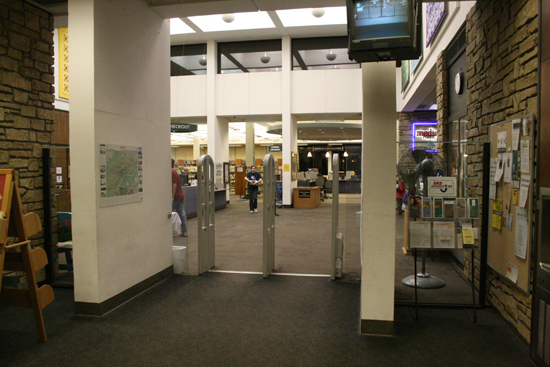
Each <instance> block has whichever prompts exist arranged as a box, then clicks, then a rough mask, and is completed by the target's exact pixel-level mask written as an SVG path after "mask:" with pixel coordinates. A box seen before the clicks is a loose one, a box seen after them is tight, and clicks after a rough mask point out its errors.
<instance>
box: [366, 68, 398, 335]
mask: <svg viewBox="0 0 550 367" xmlns="http://www.w3.org/2000/svg"><path fill="white" fill-rule="evenodd" d="M362 68H363V148H362V149H363V150H362V165H361V177H362V178H363V180H362V186H361V189H362V195H361V205H362V212H363V214H362V218H361V246H362V271H361V280H362V281H361V333H364V334H374V335H393V320H394V292H395V284H394V283H395V154H396V152H395V119H396V116H397V113H396V102H395V63H393V62H382V63H364V64H363V65H362Z"/></svg>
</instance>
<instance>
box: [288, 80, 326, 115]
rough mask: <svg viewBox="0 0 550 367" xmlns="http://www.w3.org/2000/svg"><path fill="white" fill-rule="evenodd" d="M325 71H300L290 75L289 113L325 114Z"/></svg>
mask: <svg viewBox="0 0 550 367" xmlns="http://www.w3.org/2000/svg"><path fill="white" fill-rule="evenodd" d="M325 88H326V71H325V70H300V71H292V72H291V73H290V95H291V101H290V111H291V113H324V112H326V107H327V105H326V90H325Z"/></svg>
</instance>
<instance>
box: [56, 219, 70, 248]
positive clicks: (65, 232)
mask: <svg viewBox="0 0 550 367" xmlns="http://www.w3.org/2000/svg"><path fill="white" fill-rule="evenodd" d="M71 215H72V213H71V212H58V213H57V241H58V242H67V241H72V240H73V227H72V224H71Z"/></svg>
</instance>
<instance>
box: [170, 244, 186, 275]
mask: <svg viewBox="0 0 550 367" xmlns="http://www.w3.org/2000/svg"><path fill="white" fill-rule="evenodd" d="M172 252H173V253H174V274H185V273H187V246H172Z"/></svg>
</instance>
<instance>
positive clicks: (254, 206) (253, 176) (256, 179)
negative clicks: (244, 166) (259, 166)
mask: <svg viewBox="0 0 550 367" xmlns="http://www.w3.org/2000/svg"><path fill="white" fill-rule="evenodd" d="M244 180H245V181H246V182H248V199H249V201H250V204H249V206H250V214H252V213H257V212H258V185H259V184H261V183H262V182H263V179H262V175H261V174H260V173H259V172H256V166H254V165H252V166H251V167H250V172H248V173H247V174H246V177H245V178H244Z"/></svg>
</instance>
